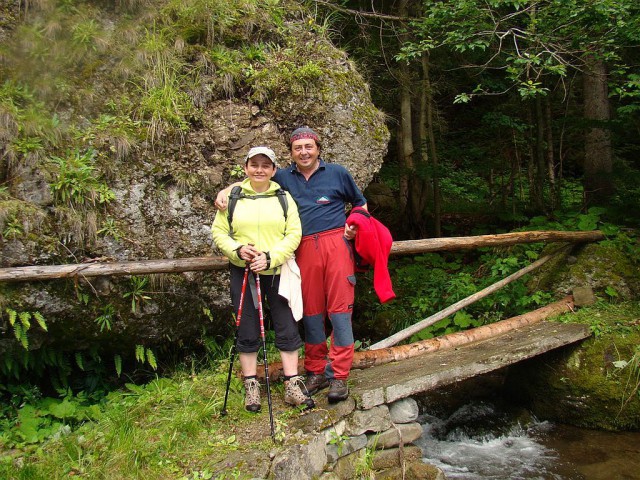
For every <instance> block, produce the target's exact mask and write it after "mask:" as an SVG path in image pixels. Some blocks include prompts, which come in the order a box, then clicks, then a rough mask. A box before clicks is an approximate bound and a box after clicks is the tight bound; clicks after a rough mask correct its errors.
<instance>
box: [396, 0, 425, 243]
mask: <svg viewBox="0 0 640 480" xmlns="http://www.w3.org/2000/svg"><path fill="white" fill-rule="evenodd" d="M407 3H408V0H401V1H400V3H399V5H398V13H399V15H400V16H401V17H406V16H407V11H408V10H407V8H408V7H407ZM407 38H408V37H407V34H406V33H401V34H400V35H399V40H400V43H401V44H402V43H404V42H406V40H407ZM398 82H399V83H400V133H401V136H400V144H399V146H400V159H401V166H402V174H401V175H402V176H403V180H402V181H401V185H402V184H406V185H407V191H406V195H407V197H406V210H405V218H406V219H407V227H408V229H409V231H411V232H413V231H414V227H415V225H417V224H418V223H419V222H420V220H421V219H420V212H418V211H417V210H418V205H419V203H420V202H419V198H418V197H417V195H418V194H419V192H418V191H416V188H415V177H416V172H415V163H414V160H413V154H414V152H415V148H414V145H413V119H412V108H411V72H410V70H409V65H407V63H406V62H404V61H402V62H400V68H399V75H398ZM401 194H402V192H401Z"/></svg>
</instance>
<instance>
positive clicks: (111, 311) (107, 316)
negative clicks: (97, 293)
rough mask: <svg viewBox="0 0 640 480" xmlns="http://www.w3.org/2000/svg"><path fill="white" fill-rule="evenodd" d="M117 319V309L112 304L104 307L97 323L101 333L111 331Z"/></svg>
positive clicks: (97, 318) (96, 320)
mask: <svg viewBox="0 0 640 480" xmlns="http://www.w3.org/2000/svg"><path fill="white" fill-rule="evenodd" d="M115 317H116V307H114V306H113V305H112V304H111V303H108V304H107V305H105V306H104V307H102V312H101V314H100V316H98V317H96V319H95V322H96V323H97V324H98V326H99V327H100V331H101V332H103V331H105V330H106V331H109V330H111V324H112V323H113V321H114V320H115Z"/></svg>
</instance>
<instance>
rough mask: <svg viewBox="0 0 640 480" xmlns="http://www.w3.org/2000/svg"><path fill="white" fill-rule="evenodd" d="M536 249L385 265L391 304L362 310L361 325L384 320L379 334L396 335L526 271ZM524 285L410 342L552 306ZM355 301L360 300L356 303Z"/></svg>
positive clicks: (495, 294) (509, 287)
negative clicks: (392, 294) (390, 285)
mask: <svg viewBox="0 0 640 480" xmlns="http://www.w3.org/2000/svg"><path fill="white" fill-rule="evenodd" d="M541 248H542V245H523V246H517V247H514V248H513V249H511V250H509V251H505V252H495V251H487V252H484V253H483V252H480V253H479V255H478V256H476V254H472V253H467V254H462V253H458V254H423V255H417V256H415V257H414V258H412V259H408V258H400V259H397V260H396V259H393V260H390V263H389V269H390V272H391V276H392V281H393V286H394V291H395V292H396V295H397V298H396V299H395V300H394V302H392V303H389V304H385V305H375V304H366V306H363V308H362V310H365V311H366V312H365V313H364V316H365V317H366V319H367V320H366V321H367V323H370V322H371V323H372V324H375V325H378V324H379V323H380V319H384V321H385V322H386V323H388V324H387V325H385V327H384V328H383V330H387V329H388V330H389V333H394V332H397V331H399V330H402V329H404V328H406V327H408V326H409V325H412V324H415V323H417V322H418V321H420V320H422V319H424V318H426V317H429V316H431V315H434V314H436V313H437V312H439V311H441V310H443V309H445V308H447V307H449V306H451V305H453V304H455V303H456V302H458V301H460V300H462V299H464V298H466V297H468V296H470V295H473V294H474V293H476V292H478V291H480V290H482V289H484V288H486V287H488V286H490V285H492V284H494V283H496V282H498V281H500V280H502V279H504V278H505V277H507V276H509V275H511V274H513V273H515V272H516V271H518V270H520V269H522V268H524V267H526V266H528V265H529V264H530V263H531V262H532V261H534V260H536V259H537V258H538V254H539V253H538V252H539V250H540V249H541ZM525 282H526V276H525V277H523V278H520V279H518V280H516V281H514V282H511V283H510V284H508V285H506V286H504V287H503V288H501V289H500V290H498V291H496V292H493V293H492V294H490V295H489V296H487V297H484V298H482V299H480V300H478V301H477V302H476V303H474V304H472V305H469V306H467V307H466V308H464V309H463V310H459V311H457V312H456V313H454V314H452V315H451V316H449V317H447V318H444V319H442V320H439V321H438V322H436V323H434V324H433V325H431V326H429V327H427V328H425V329H423V330H422V331H420V332H419V333H417V334H415V335H413V336H412V337H411V338H410V341H417V340H423V339H428V338H433V337H436V336H440V335H445V334H449V333H454V332H458V331H461V330H466V329H468V328H472V327H478V326H481V325H484V324H487V323H492V322H495V321H498V320H501V319H502V318H505V317H510V316H515V315H519V314H522V313H524V312H526V311H529V310H531V309H534V308H538V307H539V306H542V305H545V304H547V303H549V302H550V301H552V295H551V294H550V293H547V292H542V291H529V290H528V289H527V287H526V283H525ZM360 288H362V287H360ZM359 295H360V293H359ZM361 296H362V295H361ZM358 301H363V302H364V301H366V300H364V299H363V298H360V299H359V300H358ZM376 330H377V331H379V330H380V329H379V328H377V329H376Z"/></svg>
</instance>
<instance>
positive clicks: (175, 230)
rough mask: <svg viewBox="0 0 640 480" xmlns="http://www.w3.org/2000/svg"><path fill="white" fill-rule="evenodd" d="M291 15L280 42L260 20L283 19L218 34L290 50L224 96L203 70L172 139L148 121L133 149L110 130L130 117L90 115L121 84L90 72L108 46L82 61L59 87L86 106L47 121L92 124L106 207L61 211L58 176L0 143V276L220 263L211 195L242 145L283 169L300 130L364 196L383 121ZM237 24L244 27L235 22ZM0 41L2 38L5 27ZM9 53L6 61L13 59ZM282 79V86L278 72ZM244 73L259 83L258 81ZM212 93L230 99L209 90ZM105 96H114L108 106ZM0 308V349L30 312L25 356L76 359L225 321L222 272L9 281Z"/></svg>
mask: <svg viewBox="0 0 640 480" xmlns="http://www.w3.org/2000/svg"><path fill="white" fill-rule="evenodd" d="M290 7H291V8H288V9H285V10H284V11H287V12H288V15H289V16H288V17H287V19H286V28H287V29H288V30H287V33H286V35H285V36H284V37H285V38H278V37H277V35H278V34H276V33H275V32H276V31H283V29H284V28H285V27H284V26H283V25H282V24H278V25H276V24H274V23H269V22H275V21H278V22H281V21H282V18H278V17H277V16H272V17H269V15H261V12H253V13H254V15H255V19H248V20H247V22H246V25H245V26H246V28H245V26H243V27H242V28H240V27H238V28H232V27H228V30H229V31H230V32H232V34H233V35H234V37H233V39H232V40H230V41H229V42H228V44H234V45H241V46H242V45H251V44H252V43H255V38H254V37H258V38H259V39H260V41H262V39H263V38H265V37H266V38H271V39H272V41H273V42H285V41H286V42H290V44H288V45H286V48H287V49H295V50H290V51H289V53H288V54H287V55H289V56H288V57H287V56H286V55H285V53H286V50H285V47H278V48H273V47H270V48H268V49H266V50H265V51H267V52H268V55H267V57H266V59H263V61H262V63H260V64H259V68H260V69H261V70H260V71H256V70H255V69H254V70H253V75H254V77H253V78H254V80H253V83H252V84H250V85H249V86H247V84H244V85H241V86H239V87H238V86H237V87H236V88H235V89H228V85H227V83H228V82H227V77H226V76H225V74H224V73H223V72H219V71H215V69H213V68H211V69H210V71H208V72H207V74H206V75H201V76H198V77H197V79H198V83H197V84H195V85H190V87H189V88H190V90H189V94H190V95H191V97H192V99H193V105H194V108H196V109H197V111H195V113H193V114H192V115H191V117H189V118H190V121H189V122H188V123H186V124H185V123H183V124H182V126H181V127H180V128H179V129H176V130H175V131H173V132H169V131H163V130H162V129H157V130H154V131H153V132H151V128H152V127H155V126H156V125H155V124H154V123H153V121H151V122H150V123H149V132H150V133H149V136H147V138H143V139H138V140H131V139H132V136H131V135H129V136H127V134H126V132H125V133H119V131H117V129H116V127H120V126H123V125H124V127H126V128H139V127H138V126H137V123H136V122H134V121H132V122H130V123H129V124H123V123H122V122H121V123H117V122H118V121H120V120H119V119H118V117H113V115H112V114H111V113H110V114H104V115H103V113H104V112H101V111H100V110H99V109H100V108H106V107H104V105H109V104H115V103H117V102H118V101H120V100H119V98H120V97H122V96H123V95H125V94H126V85H125V86H124V87H123V85H122V84H118V82H116V81H114V80H113V75H112V74H111V71H110V70H109V69H107V68H104V67H100V65H112V66H113V65H118V66H121V63H122V59H121V58H113V59H110V58H108V51H105V52H103V51H100V52H99V54H100V55H101V56H100V59H99V61H100V62H101V63H97V64H88V63H87V64H86V65H81V66H84V70H81V71H82V72H83V74H84V75H86V78H84V77H83V78H79V79H70V82H76V81H77V82H78V83H82V82H85V83H86V82H90V81H92V82H94V84H93V85H90V86H87V90H89V88H92V89H93V91H97V92H100V95H97V96H96V95H93V96H90V97H89V96H87V97H86V99H85V98H81V95H80V94H79V93H78V92H72V94H73V95H74V96H73V98H71V97H67V98H65V100H64V101H60V102H59V103H58V104H56V105H57V106H58V110H59V111H58V112H57V113H56V118H57V119H58V121H60V120H62V121H63V122H67V121H68V122H70V123H73V121H75V122H79V126H76V128H85V127H87V125H96V126H95V127H93V126H92V127H91V128H90V129H87V131H88V132H90V134H87V135H86V141H85V140H82V141H85V142H86V146H87V147H90V148H92V149H93V150H94V151H95V152H97V153H96V156H95V159H94V160H95V161H94V163H93V165H94V167H95V170H94V172H93V174H94V175H95V177H96V178H97V179H99V181H100V182H104V183H105V184H106V186H108V188H109V189H110V191H111V192H112V193H113V198H112V200H111V201H110V202H108V203H104V204H100V205H98V204H97V203H96V204H95V205H89V204H87V205H84V206H83V208H74V207H73V206H69V205H68V204H67V205H63V202H61V201H60V199H59V198H57V197H56V195H55V194H54V193H55V192H53V187H52V185H53V184H54V183H55V182H56V181H57V177H56V176H55V171H54V170H50V169H48V168H49V167H50V165H51V163H50V162H49V163H47V159H46V158H43V155H42V154H39V156H34V155H32V156H31V157H29V158H27V157H28V156H27V155H26V154H25V155H24V156H22V154H21V153H20V152H19V151H17V150H11V149H9V148H8V147H7V150H6V152H4V153H5V154H6V155H5V158H9V157H11V159H12V161H11V162H10V163H7V164H6V165H5V164H3V166H2V169H0V177H1V178H0V180H2V179H5V180H6V183H7V184H8V185H9V188H8V189H4V190H0V232H4V235H2V236H0V267H9V266H14V267H15V266H26V265H55V264H68V263H81V262H86V261H107V262H108V261H113V260H117V261H136V260H144V259H174V258H184V257H196V256H207V255H220V252H218V251H217V250H216V249H215V247H214V245H213V243H212V241H211V234H210V230H209V229H210V225H211V222H212V221H213V218H214V216H215V213H216V210H215V208H214V206H213V200H214V199H215V195H216V193H217V192H218V191H219V190H220V189H222V188H223V187H225V186H226V185H228V184H229V183H231V182H233V181H236V180H237V179H238V175H237V173H238V166H240V165H243V164H244V156H245V155H246V153H247V151H248V149H249V147H250V146H254V145H268V146H270V147H271V148H273V149H274V150H275V151H276V153H277V154H278V158H279V160H280V163H281V165H285V164H287V163H288V161H289V153H288V146H287V138H288V135H289V134H290V132H291V131H292V130H293V129H295V128H296V127H298V126H301V125H308V126H310V127H313V128H314V129H316V130H317V131H318V132H319V134H320V135H321V136H322V138H323V156H324V158H325V160H327V161H329V162H336V163H340V164H343V165H344V166H345V167H347V168H348V169H349V170H350V171H351V173H352V174H353V176H354V178H355V179H356V182H357V183H358V185H359V186H360V187H361V188H363V189H364V188H365V187H366V185H367V184H368V183H369V182H370V181H371V179H372V177H373V175H374V173H375V172H376V171H378V170H379V168H380V166H381V164H382V161H383V157H384V155H385V153H386V148H387V142H388V139H389V133H388V130H387V128H386V125H385V123H384V117H383V115H382V114H381V112H379V111H378V110H377V109H376V108H375V106H374V105H373V104H372V101H371V98H370V95H369V91H368V87H367V85H366V84H365V82H364V80H363V78H362V76H361V75H360V74H359V73H358V71H357V70H356V68H355V67H354V65H353V64H352V63H351V62H350V61H349V59H348V58H347V56H346V55H345V53H344V52H342V51H340V50H338V49H336V48H334V47H333V46H332V45H331V44H330V42H328V41H327V40H326V39H325V38H323V37H322V36H321V35H319V34H314V33H313V31H314V30H313V29H309V28H308V27H309V25H310V23H309V22H310V19H309V18H308V17H306V15H305V14H304V11H302V10H300V8H301V7H300V5H299V4H291V5H290ZM139 8H144V6H142V5H141V6H139ZM273 8H275V7H273ZM95 11H98V10H97V8H96V9H95ZM158 11H160V10H158ZM279 12H281V10H279ZM45 13H46V12H45ZM138 13H140V12H138ZM156 13H157V12H155V11H154V12H152V13H148V14H149V15H151V14H156ZM278 15H279V13H278ZM174 16H175V14H174ZM45 17H46V15H45ZM34 18H36V19H37V15H34ZM129 18H130V17H127V16H126V15H123V16H122V17H119V16H118V12H117V11H116V12H114V11H107V13H105V16H104V18H101V19H100V20H99V21H98V23H100V24H101V25H105V26H106V27H105V31H118V28H119V27H118V25H119V23H118V22H120V21H122V22H128V21H129ZM256 19H257V20H256ZM34 21H36V20H34ZM41 21H42V20H41ZM65 21H66V20H65ZM258 21H259V22H260V23H256V22H258ZM237 22H238V25H241V23H240V22H242V18H239V19H237ZM193 30H194V31H195V26H194V29H193ZM188 31H191V30H188ZM4 33H5V34H6V35H11V33H12V31H11V30H9V29H6V30H4ZM238 35H239V36H240V37H239V38H237V37H236V36H238ZM242 35H246V36H247V38H244V39H242V38H241V36H242ZM251 35H253V37H251V38H249V36H251ZM274 39H275V40H274ZM16 40H17V39H16ZM179 40H180V42H182V43H180V42H179V41H178V40H176V42H175V47H172V48H175V52H172V53H171V54H172V55H177V54H181V52H182V53H183V54H184V52H185V51H186V50H187V47H185V40H184V39H179ZM187 40H189V41H192V42H195V40H193V39H187ZM243 42H244V43H243ZM16 43H18V42H16ZM25 43H26V42H25ZM51 48H52V50H53V49H55V45H52V46H51ZM189 48H190V49H191V50H189V53H188V54H184V56H185V57H186V58H188V59H191V60H192V61H194V62H195V63H197V62H201V63H200V64H198V65H196V66H195V67H194V68H196V67H197V68H201V66H202V64H204V63H206V62H204V61H202V58H205V55H209V53H208V52H210V51H211V48H212V47H211V45H207V46H200V45H195V44H190V45H189ZM225 48H227V47H225ZM243 48H244V47H243ZM207 49H209V50H207ZM243 51H244V50H243ZM119 54H122V52H121V51H119ZM300 57H302V58H304V59H306V64H304V65H302V66H301V67H296V68H299V69H300V70H299V71H302V72H303V73H304V72H306V70H303V69H304V68H305V67H306V68H307V69H308V70H310V71H311V73H312V74H313V75H311V74H309V75H306V74H305V75H306V76H305V75H302V74H300V75H298V71H297V70H295V68H293V67H292V65H291V62H292V60H291V59H294V60H295V59H298V58H300ZM7 58H8V59H9V60H8V61H10V60H11V59H12V58H17V56H16V55H14V56H13V57H12V56H11V55H9V56H8V57H7ZM207 58H211V57H207ZM72 63H73V62H72ZM195 63H194V65H195ZM95 65H98V66H97V67H95ZM294 67H295V66H294ZM312 67H313V68H312ZM74 68H75V67H74ZM91 68H94V70H90V69H91ZM252 68H253V66H252ZM292 68H293V70H292ZM287 69H289V70H287ZM314 69H315V70H314ZM87 72H89V73H87ZM283 72H284V73H283ZM286 72H290V74H289V73H287V75H290V78H289V77H285V76H284V74H285V73H286ZM89 74H91V75H93V76H90V75H89ZM247 75H248V74H247ZM260 75H262V76H261V77H260ZM277 75H281V77H282V78H279V79H278V82H279V83H275V84H272V83H269V82H270V81H272V80H273V79H274V78H275V77H276V76H277ZM239 78H243V79H246V78H247V77H242V76H240V77H239ZM255 78H258V79H262V80H260V81H262V84H260V83H259V81H258V80H255ZM242 81H245V80H242ZM223 84H224V86H225V88H227V90H224V91H222V90H220V89H219V88H218V86H219V85H223ZM131 88H134V87H131ZM217 88H218V89H217ZM242 88H244V90H242ZM112 89H113V90H112ZM216 89H217V90H216ZM49 93H51V92H49ZM109 95H113V98H110V97H109ZM116 95H119V96H120V97H119V98H118V99H116ZM101 97H105V98H101ZM181 98H182V97H181ZM91 109H98V110H97V111H91ZM0 113H6V115H5V119H4V122H5V125H10V124H11V125H13V124H12V123H11V121H13V119H14V117H12V116H11V115H12V114H10V113H7V112H0ZM89 115H91V116H89ZM100 115H102V116H100ZM109 115H111V116H109ZM98 117H99V120H98V121H95V122H94V120H95V119H96V118H98ZM114 118H115V120H114ZM185 118H187V117H186V116H185ZM74 119H75V120H74ZM92 122H94V123H93V124H92ZM100 122H102V123H100ZM109 122H112V123H109ZM14 123H15V122H14ZM15 125H17V123H16V124H15ZM15 125H14V126H15ZM105 125H107V127H108V128H107V127H104V126H105ZM110 125H113V126H112V127H109V126H110ZM124 127H122V128H124ZM9 130H10V129H5V130H3V131H2V132H0V133H2V135H4V137H3V138H4V139H8V140H9V141H13V140H14V139H16V138H19V129H18V128H17V126H16V128H12V130H11V131H9ZM75 141H76V142H77V139H76V140H75ZM76 145H77V144H76ZM0 153H2V151H0ZM57 153H58V154H62V152H60V151H59V152H57ZM16 172H19V175H16V174H15V173H16ZM0 305H2V311H3V316H2V317H0V327H2V332H3V334H2V335H3V336H2V341H1V342H0V354H2V353H3V352H7V351H8V350H11V349H13V350H15V349H18V350H19V349H20V348H23V347H22V346H20V345H19V343H18V342H17V341H16V338H14V337H18V336H19V334H18V333H16V332H15V331H14V330H15V327H12V326H11V325H9V323H10V322H9V319H10V316H9V315H8V313H7V312H16V313H17V314H19V313H24V312H27V313H30V314H33V313H35V312H40V313H41V314H42V315H43V316H44V318H45V319H46V322H47V326H48V332H45V331H44V330H42V328H40V327H39V326H38V324H36V323H35V322H32V324H31V327H30V330H29V332H28V333H29V348H30V349H32V350H37V349H39V348H41V347H43V346H52V347H54V348H58V349H63V350H68V351H71V352H73V351H78V350H84V349H89V348H92V347H95V346H96V344H98V345H99V346H100V348H103V349H107V350H111V351H119V352H123V351H127V352H130V353H131V354H133V352H134V346H135V345H144V346H147V347H149V348H152V347H155V346H158V345H160V344H163V343H167V342H169V343H171V344H173V345H175V346H179V347H182V346H194V345H195V346H197V345H198V344H199V342H200V338H201V337H202V336H204V335H209V336H214V335H225V336H227V335H228V334H229V332H230V330H231V328H230V326H231V325H232V323H231V316H230V311H229V310H230V299H229V294H228V274H227V272H226V271H211V272H186V273H182V274H166V275H160V274H158V275H150V276H148V277H144V278H142V277H140V278H137V277H129V276H120V277H116V276H114V277H103V278H86V279H85V278H83V277H82V276H81V275H80V276H79V277H78V278H76V279H74V280H50V281H46V282H32V283H29V284H22V283H11V284H8V283H6V284H1V285H0Z"/></svg>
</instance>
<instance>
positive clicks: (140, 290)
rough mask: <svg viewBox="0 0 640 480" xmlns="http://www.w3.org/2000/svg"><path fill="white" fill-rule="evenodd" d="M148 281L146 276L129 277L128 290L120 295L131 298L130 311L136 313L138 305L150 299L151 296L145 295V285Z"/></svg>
mask: <svg viewBox="0 0 640 480" xmlns="http://www.w3.org/2000/svg"><path fill="white" fill-rule="evenodd" d="M147 283H149V279H148V278H147V277H138V276H135V275H134V276H132V277H131V278H129V286H130V290H129V291H127V292H125V293H124V294H123V295H122V296H123V297H124V298H131V312H132V313H138V310H139V308H140V305H141V304H142V302H144V301H145V300H150V299H151V297H150V296H148V295H146V291H145V287H146V286H147Z"/></svg>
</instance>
